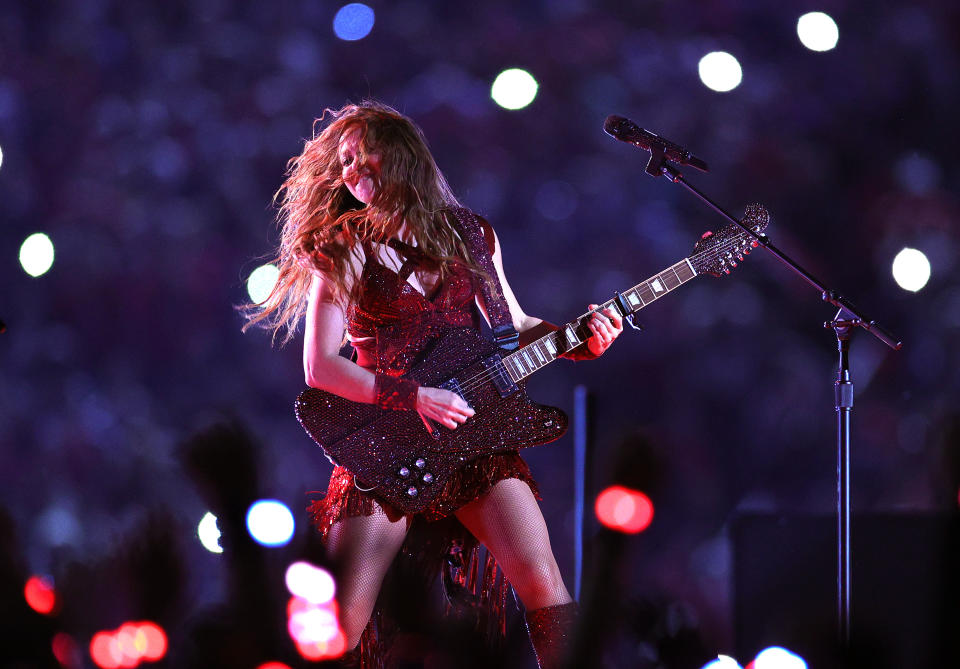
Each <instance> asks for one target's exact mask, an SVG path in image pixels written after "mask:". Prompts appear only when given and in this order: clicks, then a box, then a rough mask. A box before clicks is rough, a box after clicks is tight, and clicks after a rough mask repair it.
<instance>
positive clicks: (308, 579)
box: [284, 562, 336, 604]
mask: <svg viewBox="0 0 960 669" xmlns="http://www.w3.org/2000/svg"><path fill="white" fill-rule="evenodd" d="M284 580H285V582H286V584H287V590H289V591H290V594H291V595H294V596H296V597H299V598H301V599H304V600H306V601H308V602H310V603H311V604H325V603H327V602H329V601H331V600H332V599H333V596H334V594H335V593H336V586H335V584H334V581H333V576H331V575H330V572H328V571H327V570H326V569H321V568H320V567H315V566H314V565H312V564H310V563H309V562H294V563H293V564H291V565H290V566H289V567H287V573H286V576H285V579H284Z"/></svg>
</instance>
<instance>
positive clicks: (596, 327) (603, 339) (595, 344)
mask: <svg viewBox="0 0 960 669" xmlns="http://www.w3.org/2000/svg"><path fill="white" fill-rule="evenodd" d="M587 308H589V309H591V310H593V309H596V308H597V305H596V304H590V305H588V307H587ZM587 327H588V328H590V331H591V332H592V333H593V336H592V337H590V339H588V340H587V348H589V349H590V352H591V353H593V354H594V355H597V356H599V355H603V352H604V351H606V350H607V349H608V348H610V344H612V343H613V340H614V339H616V338H617V337H619V336H620V333H621V332H623V319H622V318H620V314H618V313H617V310H616V309H615V308H614V307H607V308H606V309H604V310H603V311H598V312H596V313H594V314H593V316H591V317H590V320H589V322H588V323H587Z"/></svg>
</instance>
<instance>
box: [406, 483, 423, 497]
mask: <svg viewBox="0 0 960 669" xmlns="http://www.w3.org/2000/svg"><path fill="white" fill-rule="evenodd" d="M419 493H420V491H419V490H417V486H415V485H412V486H410V487H409V488H407V495H408V496H410V497H416V496H417V495H418V494H419Z"/></svg>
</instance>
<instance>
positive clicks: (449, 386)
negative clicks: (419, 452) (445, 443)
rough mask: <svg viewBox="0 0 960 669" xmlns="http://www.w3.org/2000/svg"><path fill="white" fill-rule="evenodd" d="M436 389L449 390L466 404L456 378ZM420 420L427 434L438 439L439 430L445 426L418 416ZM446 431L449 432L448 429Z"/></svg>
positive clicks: (439, 384)
mask: <svg viewBox="0 0 960 669" xmlns="http://www.w3.org/2000/svg"><path fill="white" fill-rule="evenodd" d="M437 388H443V389H444V390H449V391H450V392H451V393H456V394H457V395H459V396H460V397H461V398H463V401H464V402H467V398H466V397H464V395H463V388H461V387H460V382H459V381H458V380H457V379H456V378H453V379H450V380H449V381H444V382H443V383H438V384H437ZM467 404H470V402H467ZM420 419H421V420H422V421H423V425H424V427H426V428H427V432H429V433H430V436H431V437H433V438H434V439H440V428H441V427H446V426H445V425H441V424H440V423H438V422H437V421H435V420H433V419H432V418H427V417H426V416H424V415H423V414H420ZM447 429H448V430H449V428H447Z"/></svg>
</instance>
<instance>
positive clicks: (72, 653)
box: [50, 632, 80, 667]
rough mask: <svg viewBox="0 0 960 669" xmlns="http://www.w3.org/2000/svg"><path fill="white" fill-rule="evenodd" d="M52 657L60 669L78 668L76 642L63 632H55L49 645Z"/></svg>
mask: <svg viewBox="0 0 960 669" xmlns="http://www.w3.org/2000/svg"><path fill="white" fill-rule="evenodd" d="M50 647H51V650H52V651H53V656H54V657H55V658H57V662H59V663H60V666H62V667H79V666H80V662H79V657H78V655H77V642H76V641H74V640H73V637H72V636H70V635H69V634H66V633H65V632H57V633H56V634H55V635H54V636H53V641H52V643H51V644H50Z"/></svg>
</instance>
